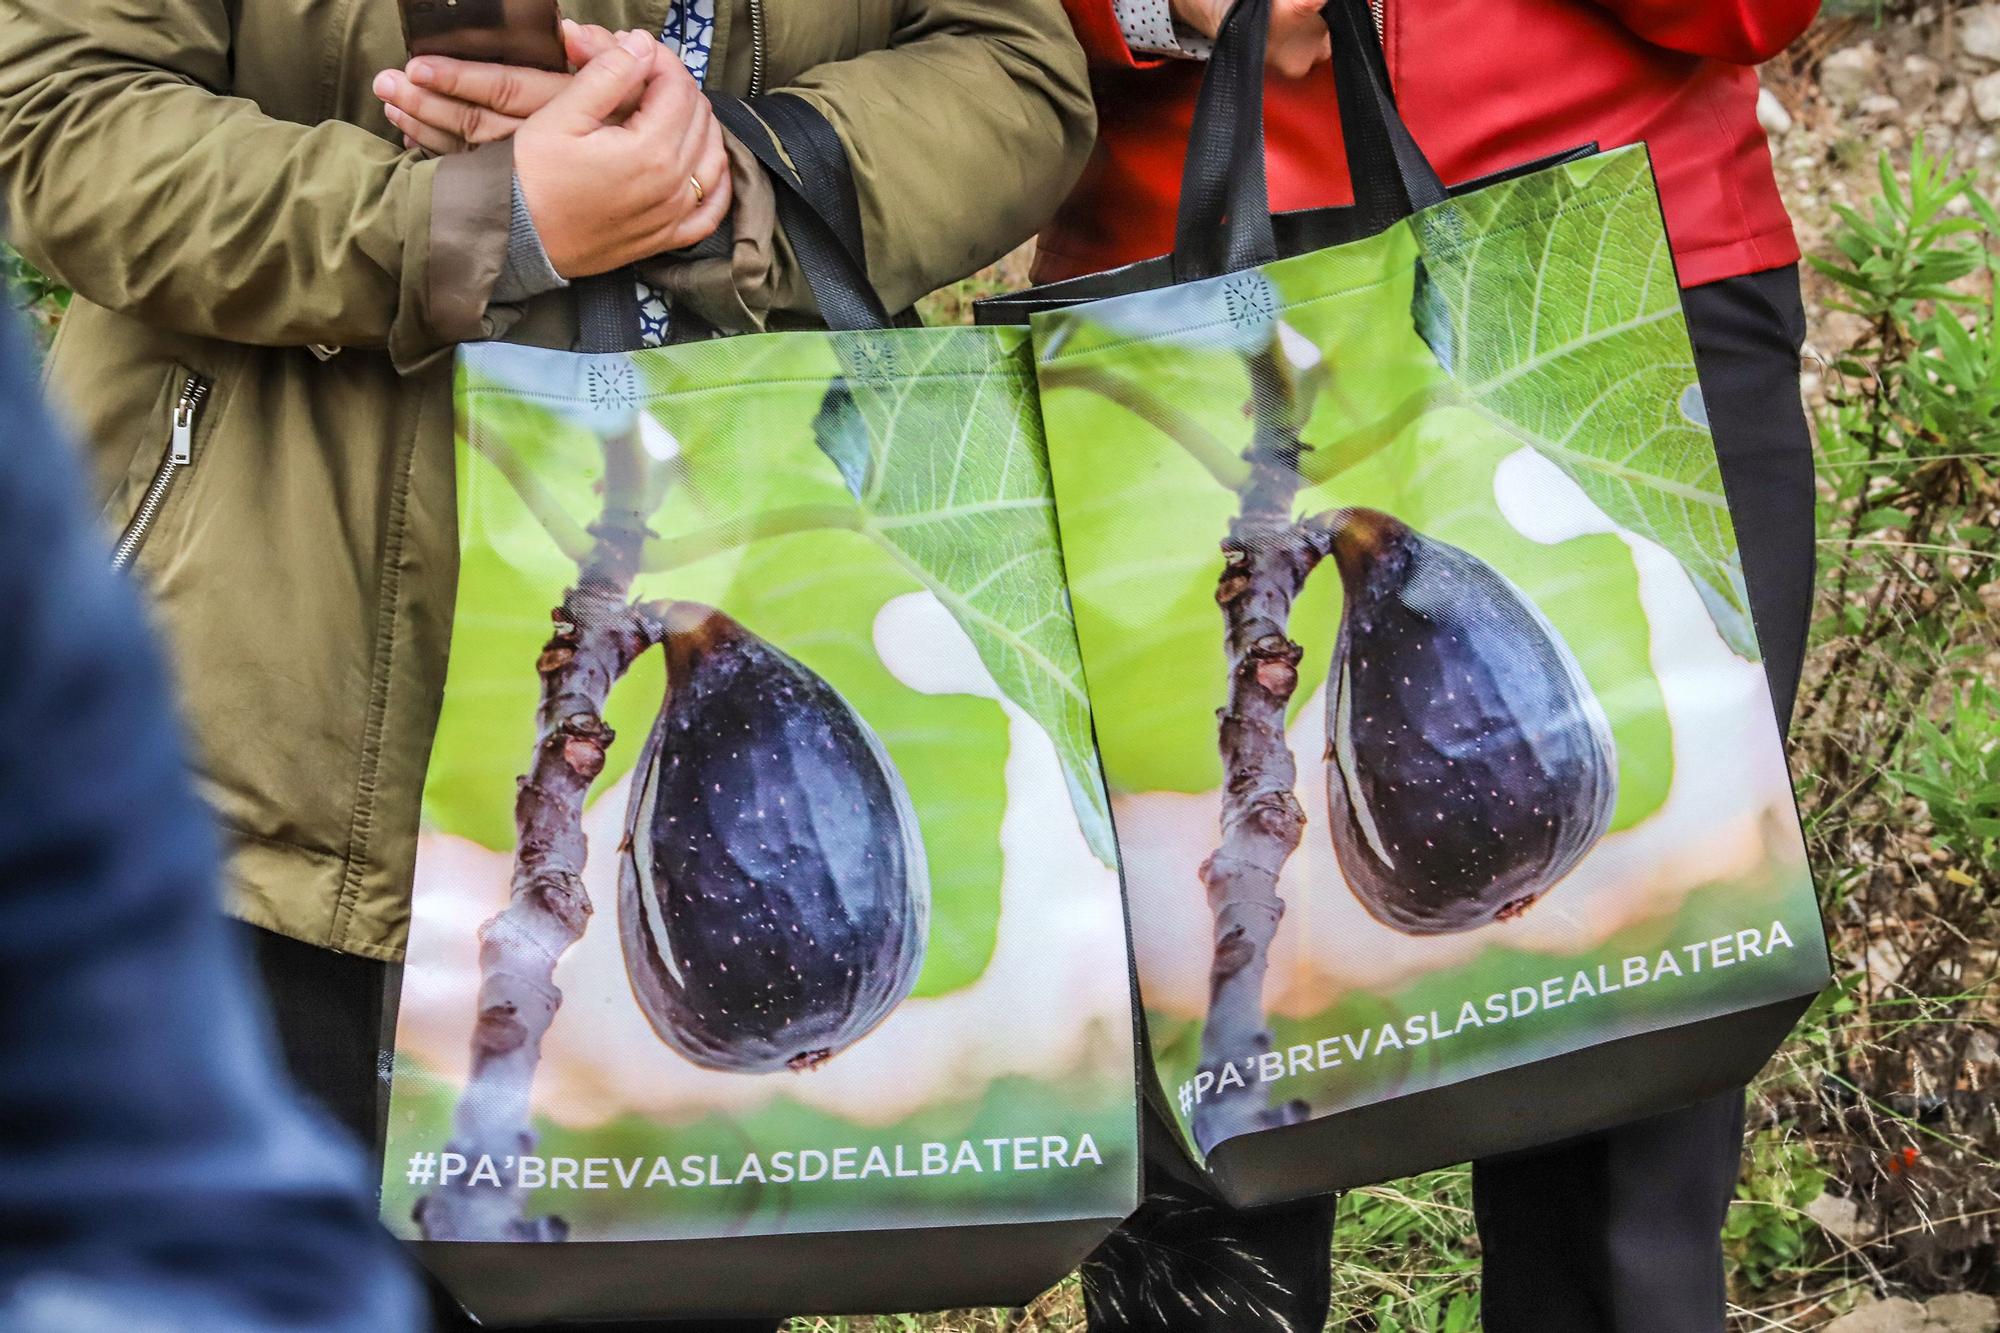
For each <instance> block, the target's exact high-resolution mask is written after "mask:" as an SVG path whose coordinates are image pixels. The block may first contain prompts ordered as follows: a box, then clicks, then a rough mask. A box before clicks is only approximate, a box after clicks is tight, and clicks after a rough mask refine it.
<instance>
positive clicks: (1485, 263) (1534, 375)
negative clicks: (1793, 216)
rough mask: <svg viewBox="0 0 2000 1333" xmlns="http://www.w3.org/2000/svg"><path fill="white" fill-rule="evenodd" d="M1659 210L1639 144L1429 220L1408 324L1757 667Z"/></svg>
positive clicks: (1475, 398)
mask: <svg viewBox="0 0 2000 1333" xmlns="http://www.w3.org/2000/svg"><path fill="white" fill-rule="evenodd" d="M1586 192H1587V193H1588V195H1589V196H1590V200H1591V203H1590V206H1589V207H1578V206H1575V203H1576V201H1577V200H1578V198H1579V196H1581V195H1583V194H1585V193H1586ZM1658 209H1659V204H1658V201H1657V196H1656V195H1655V192H1654V190H1653V187H1652V174H1651V166H1650V164H1649V162H1648V159H1647V157H1646V151H1645V149H1644V148H1643V147H1632V148H1626V149H1622V150H1619V151H1617V152H1613V153H1608V154H1604V155H1602V156H1599V157H1595V158H1589V159H1585V160H1583V161H1580V162H1576V163H1572V164H1570V165H1568V166H1567V167H1564V168H1561V169H1557V170H1550V171H1542V172H1537V173H1535V174H1534V175H1532V176H1528V177H1525V178H1523V179H1521V180H1518V181H1511V182H1507V183H1504V184H1500V185H1495V186H1492V187H1489V188H1487V189H1484V190H1480V191H1478V192H1476V193H1474V194H1470V195H1467V196H1465V197H1464V198H1461V199H1456V200H1452V201H1450V202H1448V203H1445V204H1440V205H1438V206H1436V207H1434V208H1430V209H1427V210H1425V211H1424V212H1423V213H1421V214H1419V215H1418V216H1417V218H1416V220H1415V226H1416V228H1417V234H1418V238H1419V241H1420V243H1421V246H1422V250H1423V265H1422V268H1421V270H1420V272H1419V280H1418V283H1417V286H1416V289H1415V299H1414V300H1413V302H1412V307H1411V314H1412V317H1413V319H1414V321H1415V323H1416V326H1417V331H1418V332H1419V333H1420V334H1421V335H1422V336H1423V338H1424V340H1425V341H1426V342H1427V343H1429V344H1430V347H1431V349H1432V351H1433V352H1434V353H1435V354H1436V356H1437V357H1438V360H1439V361H1440V363H1441V364H1443V366H1444V368H1445V369H1446V370H1447V371H1448V372H1449V373H1450V374H1451V376H1452V377H1453V378H1454V379H1455V380H1456V381H1457V384H1458V386H1459V389H1460V391H1461V392H1462V394H1463V395H1464V398H1465V400H1466V402H1467V404H1468V405H1469V406H1471V407H1472V408H1473V409H1474V410H1475V411H1477V412H1479V413H1481V414H1482V415H1484V416H1486V417H1487V418H1488V419H1490V420H1491V421H1493V422H1494V423H1495V424H1497V425H1499V426H1501V427H1502V428H1503V429H1505V430H1507V431H1508V432H1510V433H1511V434H1513V435H1514V436H1515V437H1516V438H1518V439H1520V440H1521V441H1522V442H1523V443H1525V444H1527V445H1529V446H1530V447H1532V448H1533V449H1535V451H1536V452H1538V453H1540V454H1541V455H1543V456H1544V457H1545V458H1547V459H1549V460H1550V461H1551V462H1553V463H1554V464H1555V465H1556V466H1557V467H1560V468H1561V469H1562V470H1563V471H1564V472H1566V473H1568V474H1569V475H1570V476H1571V477H1572V478H1573V479H1574V480H1575V481H1576V483H1577V484H1578V485H1579V486H1581V487H1582V488H1583V490H1584V491H1585V493H1586V494H1588V495H1589V496H1590V498H1591V499H1592V500H1593V501H1595V502H1596V504H1597V506H1598V507H1599V508H1600V509H1602V510H1604V512H1605V513H1606V514H1607V515H1609V516H1610V517H1611V518H1612V519H1613V520H1614V521H1615V522H1617V523H1618V524H1619V525H1620V526H1622V527H1625V528H1627V529H1630V530H1631V531H1633V532H1636V533H1639V534H1641V535H1643V536H1645V537H1648V538H1650V539H1651V540H1653V541H1655V542H1658V543H1659V544H1660V545H1661V546H1663V547H1665V548H1666V549H1667V550H1668V551H1670V552H1672V553H1673V555H1674V557H1675V558H1676V559H1677V560H1679V561H1680V563H1681V565H1682V566H1683V567H1684V568H1685V569H1686V570H1687V572H1688V574H1689V576H1690V577H1691V578H1692V579H1693V580H1694V581H1695V584H1696V586H1697V587H1698V588H1699V589H1700V591H1701V594H1702V599H1703V601H1704V602H1705V603H1706V604H1707V606H1708V609H1709V613H1710V615H1711V616H1712V617H1713V618H1714V620H1715V625H1716V628H1717V630H1718V631H1719V632H1720V633H1721V634H1722V637H1723V639H1724V640H1725V641H1726V642H1727V643H1728V644H1729V645H1730V647H1731V648H1733V649H1735V650H1736V651H1737V652H1738V653H1740V654H1742V655H1743V656H1745V657H1747V658H1750V659H1752V660H1755V659H1756V658H1757V656H1758V651H1757V640H1756V635H1755V633H1754V631H1753V630H1752V628H1751V623H1750V609H1749V598H1748V594H1747V592H1746V589H1745V587H1744V583H1743V571H1742V567H1741V565H1740V564H1739V563H1738V560H1737V553H1736V537H1735V533H1734V531H1733V529H1732V528H1731V527H1730V522H1729V510H1728V504H1727V501H1726V500H1725V498H1724V495H1723V488H1722V474H1721V471H1720V469H1719V468H1718V466H1717V464H1716V461H1715V450H1714V448H1713V446H1712V444H1711V442H1710V439H1709V434H1708V420H1707V414H1706V412H1705V411H1704V409H1703V407H1702V401H1701V388H1700V384H1699V381H1698V380H1697V378H1696V375H1695V367H1694V362H1693V360H1692V359H1691V357H1690V353H1689V351H1688V346H1687V334H1686V329H1685V326H1684V324H1683V321H1682V317H1681V306H1680V288H1679V284H1678V281H1677V279H1676V276H1675V272H1674V263H1673V255H1672V253H1671V252H1670V250H1669V249H1668V245H1667V240H1666V234H1665V232H1664V231H1663V230H1662V228H1661V227H1660V224H1659V212H1658ZM1501 219H1505V220H1506V221H1505V223H1504V225H1503V224H1502V222H1501V221H1500V220H1501ZM1517 219H1526V220H1525V221H1518V220H1517Z"/></svg>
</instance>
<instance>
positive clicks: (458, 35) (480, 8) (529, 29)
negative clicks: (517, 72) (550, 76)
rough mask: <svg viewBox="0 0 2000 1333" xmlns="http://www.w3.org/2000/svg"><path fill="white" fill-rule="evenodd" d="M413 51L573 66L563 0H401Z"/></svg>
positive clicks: (506, 62)
mask: <svg viewBox="0 0 2000 1333" xmlns="http://www.w3.org/2000/svg"><path fill="white" fill-rule="evenodd" d="M398 3H400V4H401V6H402V9H403V42H404V44H405V45H406V46H408V47H409V50H410V54H411V55H413V56H451V57H452V58H454V59H457V60H484V61H491V62H493V63H495V64H501V65H525V66H527V67H529V68H531V69H552V70H555V71H557V72H558V73H560V72H562V71H565V70H567V69H568V68H569V56H568V53H567V52H566V51H565V50H564V48H563V34H562V7H561V5H560V4H559V3H558V0H398Z"/></svg>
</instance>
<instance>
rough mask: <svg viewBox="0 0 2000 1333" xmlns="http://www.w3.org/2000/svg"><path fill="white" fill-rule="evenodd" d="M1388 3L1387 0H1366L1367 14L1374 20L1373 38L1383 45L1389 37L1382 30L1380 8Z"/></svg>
mask: <svg viewBox="0 0 2000 1333" xmlns="http://www.w3.org/2000/svg"><path fill="white" fill-rule="evenodd" d="M1388 3H1389V0H1368V13H1369V16H1370V17H1372V18H1373V19H1374V20H1375V40H1376V41H1378V42H1382V43H1384V44H1385V45H1386V44H1387V42H1388V40H1389V39H1388V37H1387V36H1385V35H1384V33H1383V31H1382V8H1383V6H1385V5H1387V4H1388Z"/></svg>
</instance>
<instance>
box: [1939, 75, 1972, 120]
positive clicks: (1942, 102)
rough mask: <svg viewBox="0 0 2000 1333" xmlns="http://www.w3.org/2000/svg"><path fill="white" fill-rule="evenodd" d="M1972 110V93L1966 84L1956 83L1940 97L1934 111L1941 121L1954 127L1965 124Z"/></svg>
mask: <svg viewBox="0 0 2000 1333" xmlns="http://www.w3.org/2000/svg"><path fill="white" fill-rule="evenodd" d="M1971 111H1972V93H1971V90H1969V89H1968V88H1967V87H1966V86H1965V85H1964V84H1962V83H1960V84H1954V85H1953V86H1952V88H1951V90H1950V91H1949V92H1947V93H1946V94H1945V95H1944V96H1943V97H1941V98H1939V99H1938V104H1937V110H1936V112H1935V113H1934V114H1935V115H1936V116H1937V118H1938V120H1939V122H1940V123H1942V124H1945V125H1949V126H1951V127H1952V128H1953V129H1956V128H1958V127H1959V126H1960V125H1963V124H1965V118H1966V116H1967V115H1968V114H1970V113H1971Z"/></svg>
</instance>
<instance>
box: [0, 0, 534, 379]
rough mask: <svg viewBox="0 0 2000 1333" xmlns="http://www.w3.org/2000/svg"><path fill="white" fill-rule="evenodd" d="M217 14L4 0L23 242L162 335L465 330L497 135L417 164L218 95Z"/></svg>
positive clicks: (353, 130)
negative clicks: (487, 144)
mask: <svg viewBox="0 0 2000 1333" xmlns="http://www.w3.org/2000/svg"><path fill="white" fill-rule="evenodd" d="M233 8H234V6H233V5H232V4H230V3H228V0H152V3H149V4H147V5H145V6H137V7H135V6H132V5H128V4H123V3H115V2H114V0H11V3H10V4H9V5H8V10H9V12H8V16H7V19H6V21H5V22H4V23H0V191H4V193H0V204H4V207H5V211H6V212H7V214H8V215H9V217H10V220H11V225H12V227H13V231H14V237H15V243H16V244H17V245H18V246H19V247H20V249H21V251H22V252H23V253H24V254H25V255H26V256H27V257H28V259H29V260H30V261H31V262H33V263H34V264H35V265H36V266H37V267H39V268H41V269H43V270H44V271H46V272H48V273H50V274H52V275H53V276H55V277H58V278H60V279H61V280H62V281H64V282H66V283H68V284H69V285H70V286H71V287H73V288H74V289H75V290H76V291H77V292H79V293H80V294H81V295H82V296H84V297H85V298H86V299H87V300H90V301H92V302H94V303H96V304H98V305H101V306H105V307H108V308H109V309H112V310H116V311H119V312H121V313H124V314H128V315H131V316H132V317H134V318H136V319H139V320H142V321H144V322H146V323H147V324H150V325H153V326H154V327H157V328H162V329H169V330H172V331H175V332H181V333H189V334H194V335H197V336H204V337H212V338H219V339H224V340H227V341H231V342H240V343H253V344H260V345H266V346H298V345H305V344H310V343H325V344H331V345H336V346H378V347H379V346H386V347H387V348H388V349H389V350H390V352H391V353H392V355H394V356H395V358H396V360H397V362H398V364H400V365H402V366H404V367H405V368H408V367H410V366H413V365H416V364H419V363H421V362H422V361H424V360H425V359H427V358H429V357H430V356H431V355H433V354H434V353H436V352H437V351H439V350H440V349H441V348H443V347H445V346H447V345H449V344H451V343H454V342H459V341H463V340H465V339H468V338H476V337H479V336H481V334H482V333H483V332H484V331H485V329H484V324H485V312H486V305H487V298H488V296H489V295H490V293H491V291H492V288H493V283H494V281H495V280H496V279H497V278H498V276H499V273H500V268H501V264H502V262H503V260H504V258H505V253H506V244H507V225H506V224H507V217H508V188H509V184H510V182H511V175H512V156H511V149H508V148H505V147H501V148H500V149H499V150H498V151H494V152H486V151H484V150H482V151H481V152H478V153H472V154H463V155H459V156H458V157H454V158H450V159H446V160H443V161H438V162H426V161H422V160H419V159H418V158H417V156H416V155H414V154H410V153H405V152H403V151H402V150H401V149H400V148H399V147H397V146H396V145H394V144H391V143H389V142H388V141H387V140H385V139H383V138H378V137H377V136H376V135H374V134H372V133H370V132H369V131H368V130H366V129H363V128H362V127H360V126H358V125H351V124H345V123H341V122H337V121H329V122H325V123H322V124H318V125H301V124H296V123H293V122H290V121H284V120H278V119H275V118H273V117H271V116H268V115H266V114H264V112H263V111H262V110H260V109H259V108H258V107H257V106H256V104H254V103H252V102H250V101H247V100H245V99H242V98H237V97H231V96H228V95H227V94H226V92H225V91H224V90H225V89H226V88H227V87H228V86H229V69H230V61H231V50H230V47H231V35H230V18H229V12H230V10H231V9H233ZM142 10H143V12H142Z"/></svg>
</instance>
